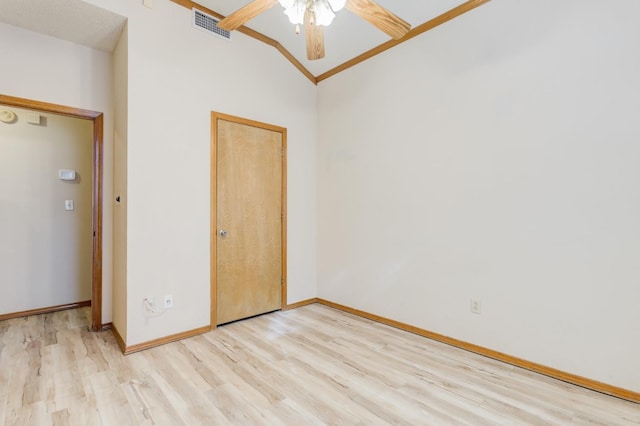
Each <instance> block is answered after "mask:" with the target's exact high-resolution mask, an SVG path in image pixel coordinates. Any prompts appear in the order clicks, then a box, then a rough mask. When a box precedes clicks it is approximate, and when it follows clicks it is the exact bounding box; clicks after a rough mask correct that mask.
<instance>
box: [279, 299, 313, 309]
mask: <svg viewBox="0 0 640 426" xmlns="http://www.w3.org/2000/svg"><path fill="white" fill-rule="evenodd" d="M314 303H318V298H317V297H313V298H311V299H307V300H301V301H300V302H296V303H290V304H288V305H287V306H285V307H283V308H282V310H283V311H290V310H291V309H297V308H302V307H303V306H307V305H313V304H314Z"/></svg>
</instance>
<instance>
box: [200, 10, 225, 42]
mask: <svg viewBox="0 0 640 426" xmlns="http://www.w3.org/2000/svg"><path fill="white" fill-rule="evenodd" d="M218 22H220V20H219V19H216V18H214V17H213V16H211V15H207V14H206V13H204V12H202V11H200V10H198V9H193V26H194V27H196V28H199V29H201V30H202V31H206V32H208V33H211V34H215V35H217V36H218V37H222V38H224V39H226V40H231V33H230V32H229V31H227V30H223V29H222V28H219V27H218Z"/></svg>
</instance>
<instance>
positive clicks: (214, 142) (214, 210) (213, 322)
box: [209, 111, 287, 329]
mask: <svg viewBox="0 0 640 426" xmlns="http://www.w3.org/2000/svg"><path fill="white" fill-rule="evenodd" d="M219 119H220V120H224V121H229V122H232V123H237V124H245V125H247V126H252V127H257V128H260V129H265V130H271V131H274V132H278V133H280V134H281V135H282V187H281V195H280V196H281V204H280V205H281V213H282V227H281V238H282V244H281V247H282V253H281V257H282V262H281V264H282V272H281V273H282V297H281V301H280V309H282V310H284V309H285V308H286V307H287V129H286V128H285V127H280V126H275V125H273V124H267V123H262V122H260V121H254V120H249V119H246V118H242V117H236V116H233V115H228V114H223V113H220V112H216V111H211V224H210V240H211V257H210V268H211V286H210V288H211V290H210V292H211V294H210V297H211V309H210V310H211V318H210V324H209V327H210V328H211V329H214V328H216V327H217V326H218V325H217V308H218V305H217V280H216V277H217V241H218V239H217V237H218V232H217V231H218V222H217V219H218V218H217V214H218V206H217V191H218V186H217V182H218V180H217V167H218V162H217V147H218V120H219Z"/></svg>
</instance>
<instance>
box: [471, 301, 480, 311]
mask: <svg viewBox="0 0 640 426" xmlns="http://www.w3.org/2000/svg"><path fill="white" fill-rule="evenodd" d="M471 312H472V313H474V314H480V313H482V304H481V303H480V300H478V299H471Z"/></svg>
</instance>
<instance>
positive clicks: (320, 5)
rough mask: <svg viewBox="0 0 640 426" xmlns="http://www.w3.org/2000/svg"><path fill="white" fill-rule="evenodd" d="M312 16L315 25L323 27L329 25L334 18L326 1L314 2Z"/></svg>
mask: <svg viewBox="0 0 640 426" xmlns="http://www.w3.org/2000/svg"><path fill="white" fill-rule="evenodd" d="M313 14H314V15H315V24H316V25H324V26H325V27H328V26H329V25H331V22H333V18H335V17H336V15H335V13H333V11H332V10H331V7H330V6H329V3H328V2H327V0H319V1H314V2H313Z"/></svg>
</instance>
